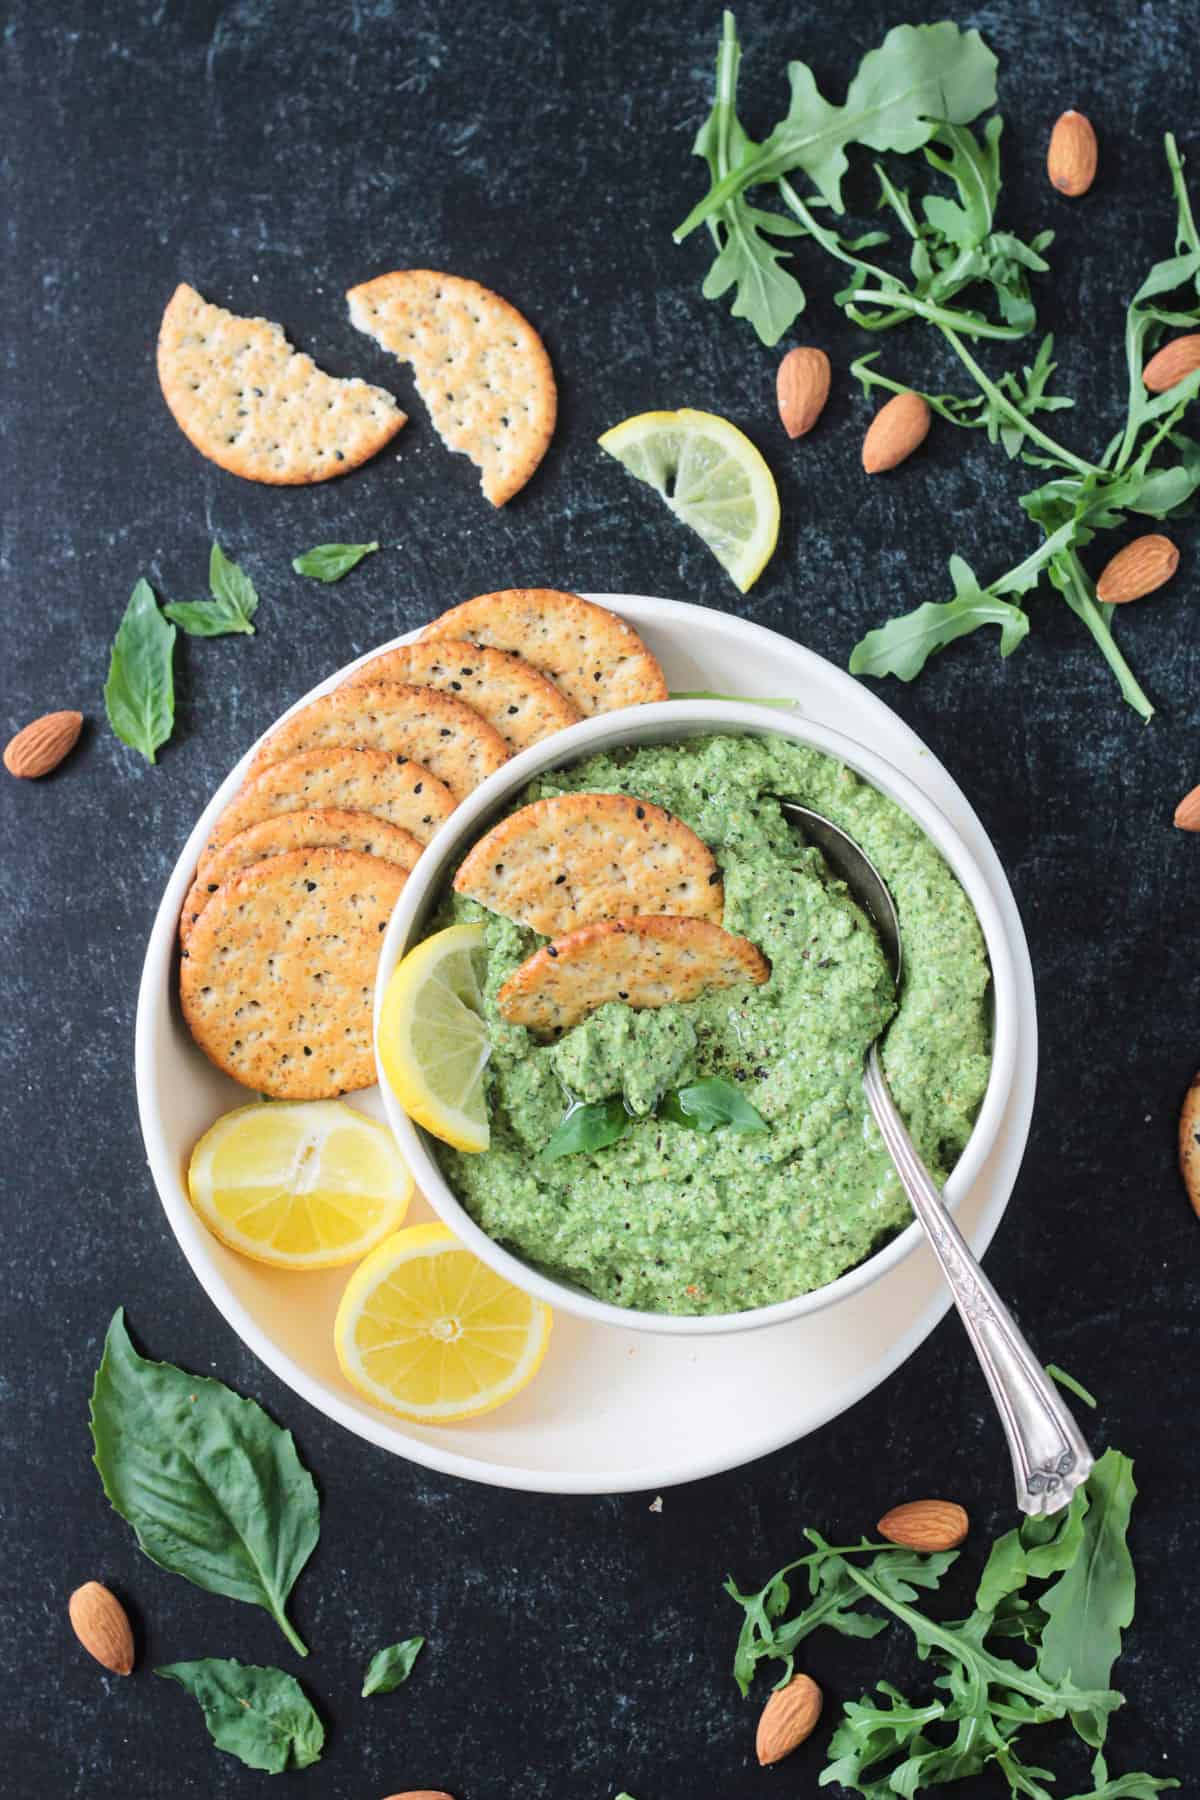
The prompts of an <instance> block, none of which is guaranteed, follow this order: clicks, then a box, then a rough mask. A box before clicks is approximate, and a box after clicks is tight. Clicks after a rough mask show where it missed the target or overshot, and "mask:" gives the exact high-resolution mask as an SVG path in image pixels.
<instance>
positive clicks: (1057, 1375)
mask: <svg viewBox="0 0 1200 1800" xmlns="http://www.w3.org/2000/svg"><path fill="white" fill-rule="evenodd" d="M1046 1373H1047V1375H1048V1376H1049V1377H1050V1379H1051V1381H1057V1383H1058V1385H1059V1387H1062V1388H1066V1389H1067V1391H1068V1393H1072V1394H1074V1395H1075V1398H1076V1399H1077V1400H1082V1401H1083V1404H1084V1405H1085V1406H1090V1407H1091V1409H1092V1411H1093V1412H1095V1410H1096V1408H1097V1406H1098V1405H1099V1404H1100V1402H1099V1401H1098V1400H1097V1399H1096V1396H1095V1394H1090V1393H1089V1392H1088V1390H1087V1388H1085V1387H1084V1385H1083V1383H1082V1381H1076V1379H1075V1377H1074V1376H1073V1375H1068V1374H1067V1371H1066V1370H1065V1369H1060V1368H1059V1366H1058V1364H1057V1363H1047V1364H1046Z"/></svg>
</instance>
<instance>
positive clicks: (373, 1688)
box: [362, 1637, 425, 1700]
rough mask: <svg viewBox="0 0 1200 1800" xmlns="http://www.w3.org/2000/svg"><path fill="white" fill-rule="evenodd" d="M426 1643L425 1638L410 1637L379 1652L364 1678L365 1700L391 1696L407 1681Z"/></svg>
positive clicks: (376, 1653)
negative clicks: (381, 1695) (393, 1690)
mask: <svg viewBox="0 0 1200 1800" xmlns="http://www.w3.org/2000/svg"><path fill="white" fill-rule="evenodd" d="M424 1642H425V1639H424V1638H423V1637H410V1638H405V1639H404V1640H403V1641H402V1642H401V1643H399V1644H389V1645H388V1647H387V1649H386V1650H377V1651H376V1652H375V1654H374V1656H373V1657H372V1658H371V1660H370V1662H369V1663H368V1664H367V1672H366V1675H365V1676H364V1677H363V1690H362V1691H363V1699H364V1700H365V1699H367V1697H368V1696H369V1695H371V1694H390V1693H391V1692H392V1689H393V1688H398V1687H399V1686H400V1684H401V1682H402V1681H407V1680H408V1678H409V1676H410V1675H411V1674H412V1671H413V1664H414V1663H415V1662H416V1660H417V1657H418V1656H419V1655H420V1653H421V1648H422V1646H423V1645H424Z"/></svg>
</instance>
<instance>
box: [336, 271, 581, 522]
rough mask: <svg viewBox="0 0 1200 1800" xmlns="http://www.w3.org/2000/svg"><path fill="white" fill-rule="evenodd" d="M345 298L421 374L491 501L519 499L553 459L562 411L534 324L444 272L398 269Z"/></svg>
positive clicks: (453, 441) (432, 412)
mask: <svg viewBox="0 0 1200 1800" xmlns="http://www.w3.org/2000/svg"><path fill="white" fill-rule="evenodd" d="M346 299H347V301H348V302H349V306H350V319H351V322H352V323H353V324H354V325H356V326H357V327H358V329H359V330H360V331H365V332H366V333H367V335H368V336H369V337H373V338H374V339H375V342H376V343H377V344H379V345H381V346H382V348H383V349H385V350H390V351H391V353H392V355H393V356H398V357H399V358H400V360H401V361H402V362H406V363H410V364H411V365H412V371H413V375H414V377H415V379H416V384H417V392H418V393H419V394H420V396H421V398H422V400H423V401H424V402H425V404H426V406H427V407H428V408H429V416H430V418H431V420H432V421H433V427H434V430H435V431H436V432H437V434H438V436H439V437H440V438H441V440H442V442H443V443H444V444H445V445H446V446H447V447H448V448H449V449H451V450H460V451H462V452H464V454H465V455H467V456H469V457H470V459H471V461H472V462H473V463H474V464H475V465H476V467H477V468H478V469H480V470H481V471H482V480H481V483H480V485H481V487H482V488H483V491H484V494H485V496H486V497H487V499H489V500H490V501H491V503H492V505H493V506H503V505H504V503H505V501H507V500H511V499H512V497H513V495H514V494H515V493H517V492H519V490H520V489H521V488H523V487H524V486H525V483H526V482H527V481H528V480H529V478H530V476H531V475H532V474H533V472H534V470H535V469H536V468H537V466H538V464H539V463H540V462H541V460H542V457H543V456H544V455H545V453H546V449H547V446H548V445H549V443H550V439H551V437H552V436H553V433H554V420H555V415H556V412H557V408H558V396H557V390H556V388H555V385H554V371H553V369H552V368H551V367H550V358H549V357H548V356H547V355H546V350H545V346H544V345H543V343H542V340H541V338H540V337H539V336H538V334H537V332H536V331H535V330H534V329H533V326H532V325H531V324H530V323H529V321H528V319H526V318H524V317H522V315H521V314H520V313H519V312H518V311H517V309H516V307H515V306H510V305H509V303H508V301H507V300H503V299H501V297H500V295H499V294H493V293H492V292H491V290H490V289H489V288H485V287H480V285H479V283H478V282H477V281H466V280H464V279H463V278H462V277H461V276H458V275H442V274H439V273H438V271H437V270H436V269H395V270H393V271H392V273H391V274H389V275H377V276H376V277H375V279H374V281H365V282H363V283H362V285H361V286H359V287H355V288H351V289H350V291H349V293H348V294H347V295H346Z"/></svg>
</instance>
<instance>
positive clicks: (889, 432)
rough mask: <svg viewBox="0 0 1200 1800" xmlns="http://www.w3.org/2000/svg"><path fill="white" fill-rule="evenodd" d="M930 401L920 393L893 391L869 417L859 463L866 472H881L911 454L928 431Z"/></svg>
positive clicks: (874, 473)
mask: <svg viewBox="0 0 1200 1800" xmlns="http://www.w3.org/2000/svg"><path fill="white" fill-rule="evenodd" d="M930 417H931V415H930V411H929V402H928V401H927V400H926V399H925V397H924V395H923V394H911V393H909V394H895V395H893V397H892V399H890V400H889V401H888V403H887V405H886V406H881V407H880V409H879V411H878V412H877V413H876V414H875V417H874V418H873V419H872V420H871V424H870V427H869V429H868V431H867V435H866V437H865V438H864V439H863V447H862V465H863V468H864V469H865V470H866V471H867V474H868V475H882V474H883V473H884V472H885V470H887V469H894V468H895V467H896V465H897V464H898V463H902V462H903V461H904V459H905V458H906V457H908V456H911V455H912V453H913V451H914V450H915V449H916V448H917V446H918V444H922V443H924V441H925V438H926V436H927V434H928V431H929V423H930Z"/></svg>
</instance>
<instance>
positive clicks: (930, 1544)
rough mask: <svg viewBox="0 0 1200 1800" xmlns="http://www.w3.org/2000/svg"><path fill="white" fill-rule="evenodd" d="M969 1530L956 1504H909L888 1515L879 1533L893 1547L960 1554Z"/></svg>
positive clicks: (883, 1518)
mask: <svg viewBox="0 0 1200 1800" xmlns="http://www.w3.org/2000/svg"><path fill="white" fill-rule="evenodd" d="M969 1526H970V1520H969V1519H968V1518H967V1515H966V1513H965V1512H964V1511H963V1509H962V1507H961V1506H957V1505H956V1504H955V1502H954V1501H953V1500H909V1501H907V1502H906V1503H905V1505H903V1506H893V1508H892V1510H891V1511H890V1512H885V1513H884V1515H883V1517H882V1519H880V1521H879V1524H878V1525H877V1526H876V1530H877V1531H878V1533H879V1535H880V1537H885V1538H886V1539H887V1540H888V1542H889V1543H890V1544H903V1545H904V1546H905V1548H906V1549H909V1550H957V1548H958V1546H959V1545H960V1544H961V1543H962V1541H963V1539H964V1538H965V1537H966V1535H967V1530H968V1528H969Z"/></svg>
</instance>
